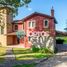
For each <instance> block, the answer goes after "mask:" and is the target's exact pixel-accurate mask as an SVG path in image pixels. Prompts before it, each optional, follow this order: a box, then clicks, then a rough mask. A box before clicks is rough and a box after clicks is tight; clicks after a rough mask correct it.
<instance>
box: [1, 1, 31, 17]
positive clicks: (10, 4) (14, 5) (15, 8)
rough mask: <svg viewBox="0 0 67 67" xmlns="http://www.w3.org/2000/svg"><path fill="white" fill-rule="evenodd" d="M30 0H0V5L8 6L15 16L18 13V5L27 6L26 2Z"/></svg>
mask: <svg viewBox="0 0 67 67" xmlns="http://www.w3.org/2000/svg"><path fill="white" fill-rule="evenodd" d="M30 2H31V0H0V7H10V8H11V9H12V12H13V15H14V16H16V15H17V14H18V7H21V6H24V5H25V6H26V7H28V3H30Z"/></svg>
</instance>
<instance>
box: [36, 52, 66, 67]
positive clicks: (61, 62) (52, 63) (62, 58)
mask: <svg viewBox="0 0 67 67" xmlns="http://www.w3.org/2000/svg"><path fill="white" fill-rule="evenodd" d="M36 67H67V52H61V53H57V54H56V55H55V56H54V57H51V58H49V59H48V60H47V61H44V62H41V63H39V64H38V65H37V66H36Z"/></svg>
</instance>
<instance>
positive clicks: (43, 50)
mask: <svg viewBox="0 0 67 67" xmlns="http://www.w3.org/2000/svg"><path fill="white" fill-rule="evenodd" d="M40 52H41V53H51V54H53V51H51V50H50V49H49V48H41V50H40Z"/></svg>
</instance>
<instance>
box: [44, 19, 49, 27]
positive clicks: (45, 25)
mask: <svg viewBox="0 0 67 67" xmlns="http://www.w3.org/2000/svg"><path fill="white" fill-rule="evenodd" d="M43 25H44V28H48V26H49V24H48V20H44V23H43Z"/></svg>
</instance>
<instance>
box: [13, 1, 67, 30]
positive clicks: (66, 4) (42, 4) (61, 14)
mask: <svg viewBox="0 0 67 67" xmlns="http://www.w3.org/2000/svg"><path fill="white" fill-rule="evenodd" d="M28 6H29V7H28V8H26V7H25V6H23V7H20V8H19V9H18V15H17V16H16V17H15V18H14V20H21V19H23V18H24V17H26V16H28V15H30V14H31V13H33V12H40V13H44V14H47V15H50V14H51V8H52V6H53V8H54V11H55V12H54V16H55V18H56V20H57V22H58V23H57V24H56V30H58V31H65V30H64V28H65V27H66V22H67V0H32V1H31V2H30V3H29V5H28Z"/></svg>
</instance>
